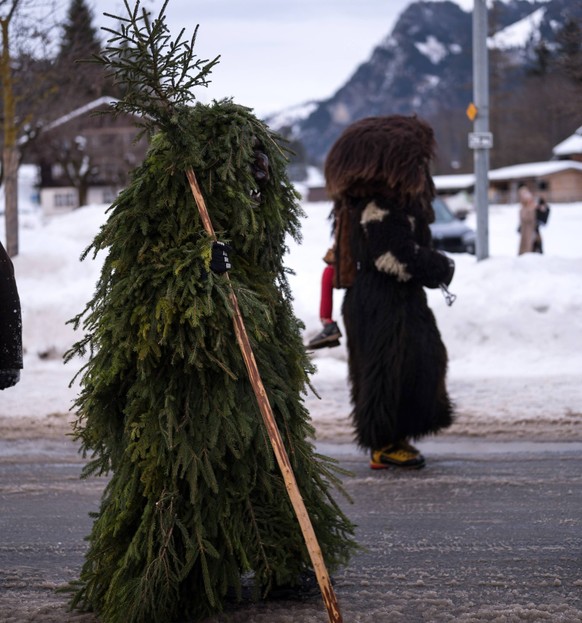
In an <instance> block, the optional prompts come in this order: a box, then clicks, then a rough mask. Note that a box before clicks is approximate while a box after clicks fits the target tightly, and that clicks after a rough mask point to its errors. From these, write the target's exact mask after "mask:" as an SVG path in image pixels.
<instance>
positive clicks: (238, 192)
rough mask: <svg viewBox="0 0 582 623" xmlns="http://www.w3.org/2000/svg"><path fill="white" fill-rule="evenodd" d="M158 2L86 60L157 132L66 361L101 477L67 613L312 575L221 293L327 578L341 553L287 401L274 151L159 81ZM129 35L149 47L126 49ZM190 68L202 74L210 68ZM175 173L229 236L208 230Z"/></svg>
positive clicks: (208, 597) (213, 602)
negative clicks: (259, 383) (112, 79)
mask: <svg viewBox="0 0 582 623" xmlns="http://www.w3.org/2000/svg"><path fill="white" fill-rule="evenodd" d="M162 13H163V9H162ZM162 13H161V14H160V18H158V20H157V21H155V22H153V25H151V26H149V27H150V29H151V32H150V30H148V32H146V33H145V34H144V33H143V31H142V30H141V29H140V28H141V27H140V26H139V23H136V21H135V19H134V18H131V19H130V26H131V32H129V33H128V35H127V37H125V36H121V37H120V49H119V51H118V54H117V55H116V54H114V53H113V51H112V50H111V48H110V49H109V50H108V54H107V56H106V58H105V57H104V58H103V59H102V62H104V63H106V64H108V65H109V66H110V67H112V68H113V70H114V71H115V73H116V78H117V80H118V81H120V82H121V83H122V85H123V86H125V87H127V88H126V91H127V95H126V99H125V100H122V101H121V102H118V103H117V104H116V105H115V110H116V111H118V112H123V111H126V110H128V109H131V110H132V111H133V112H135V111H137V110H139V111H141V112H143V113H144V119H145V121H144V122H145V123H148V124H149V123H151V122H152V121H151V120H152V119H155V121H156V124H157V133H156V134H155V135H154V136H153V139H152V141H151V147H150V150H149V153H148V155H147V157H146V159H145V161H144V162H143V164H141V165H140V166H139V167H138V168H137V169H136V170H135V172H134V175H133V180H132V182H131V184H130V185H129V186H128V187H127V188H126V189H125V190H124V191H123V192H122V193H121V194H120V195H119V197H118V198H117V199H116V200H115V202H114V203H113V205H112V206H111V208H110V215H109V218H108V221H107V222H106V223H105V225H104V226H103V227H102V229H101V231H100V232H99V234H98V235H97V236H96V238H95V239H94V241H93V243H92V245H91V246H90V248H89V249H88V250H87V253H93V254H97V253H105V254H106V256H105V259H104V264H103V268H102V272H101V276H100V279H99V282H98V284H97V288H96V291H95V294H94V296H93V298H92V300H91V301H89V303H88V305H87V307H86V309H85V310H84V311H83V312H82V313H81V314H80V315H79V316H78V317H77V318H76V325H77V327H81V328H82V329H83V331H84V337H83V338H82V339H81V340H80V341H79V342H78V343H77V344H75V345H74V347H73V348H72V349H71V351H70V353H69V354H68V357H69V358H70V357H73V356H75V355H81V356H83V355H85V354H87V353H88V354H89V358H88V360H87V362H86V364H85V365H84V367H83V369H82V370H81V379H80V382H81V390H80V394H79V396H78V398H77V400H76V403H75V407H76V411H77V420H76V423H75V434H76V437H77V439H78V440H80V441H81V444H82V450H83V451H84V452H85V453H87V454H89V455H91V460H90V461H89V463H88V464H87V466H86V468H85V470H84V475H85V476H88V475H91V474H104V473H107V474H110V475H111V478H110V480H109V482H108V484H107V487H106V489H105V491H104V493H103V497H102V500H101V505H100V508H99V512H98V513H97V514H96V516H95V520H94V524H93V527H92V531H91V534H90V536H89V538H88V540H89V547H88V551H87V554H86V560H85V563H84V566H83V568H82V570H81V574H80V578H79V581H78V583H77V585H76V592H75V595H74V597H73V600H72V606H73V607H76V608H80V609H85V610H87V609H89V610H93V611H95V612H96V613H97V614H98V616H99V618H100V620H101V621H103V622H104V623H143V622H144V621H156V622H157V623H163V622H169V621H175V620H178V619H179V620H188V621H200V620H203V619H204V618H206V617H208V616H210V615H212V614H215V613H218V612H220V611H221V610H223V608H224V607H225V605H226V604H227V603H230V601H232V600H234V601H237V600H240V599H241V598H242V596H243V594H244V595H245V596H246V588H245V586H246V584H245V583H246V582H247V581H250V584H251V587H252V591H253V593H252V596H253V598H257V599H259V598H266V597H269V595H271V594H273V593H274V592H275V591H277V590H280V589H282V587H285V588H286V589H291V590H293V588H298V587H299V585H300V584H301V582H302V581H303V578H304V577H305V574H306V572H309V570H310V568H311V563H310V559H309V556H308V551H307V548H306V545H305V543H304V540H303V536H302V534H301V530H300V527H299V524H298V522H297V518H296V516H295V515H294V512H293V509H292V506H291V504H290V501H289V497H288V495H287V492H286V489H285V482H284V479H283V477H282V475H281V473H280V471H279V470H278V468H277V465H276V463H275V460H274V456H273V449H272V447H271V446H270V444H269V437H268V435H267V432H266V430H265V426H264V424H263V421H262V419H261V414H260V412H259V408H258V406H257V401H256V399H255V395H254V393H253V389H252V384H251V381H250V380H249V377H248V375H247V371H246V369H245V363H244V361H243V357H242V355H241V351H240V349H239V346H238V344H237V341H236V339H235V335H234V332H233V318H232V314H233V306H232V300H231V298H230V293H231V292H232V291H234V293H235V294H236V296H237V298H238V304H239V305H240V310H241V313H242V316H243V317H244V322H245V324H246V328H247V331H248V334H249V336H250V341H251V344H252V347H253V352H254V357H255V358H256V361H257V364H258V368H259V370H260V372H261V375H262V380H263V382H264V385H265V388H266V390H267V393H268V397H269V400H270V403H271V406H272V409H273V413H274V415H275V418H276V421H277V425H278V427H279V429H280V432H281V436H282V438H283V441H284V445H285V447H286V448H287V452H288V453H289V459H290V463H291V465H292V467H293V470H294V473H295V475H296V478H297V482H298V486H299V489H300V491H301V494H302V496H303V499H304V501H305V506H306V508H307V510H308V512H309V515H310V516H311V518H312V521H313V527H314V530H315V532H316V534H317V538H318V541H319V544H320V546H321V550H322V552H323V554H324V557H325V561H326V564H327V565H328V568H329V569H330V571H333V570H334V569H337V568H338V567H339V566H341V565H343V564H345V563H347V561H348V559H349V557H350V555H351V553H352V552H353V550H354V549H355V544H354V540H353V526H352V524H351V522H350V521H349V520H348V519H347V517H346V516H345V515H344V513H343V512H342V511H341V509H340V508H339V506H338V504H337V503H336V501H335V500H334V499H333V497H332V488H334V487H335V486H336V485H339V484H340V483H339V472H338V471H337V468H336V466H335V462H334V461H332V460H331V459H327V458H324V457H321V456H319V455H316V453H315V450H314V447H313V443H312V436H313V432H314V431H313V428H312V425H311V423H310V419H309V414H308V412H307V410H306V407H305V405H304V400H303V394H304V393H305V391H306V386H307V384H308V382H309V375H310V373H311V372H312V366H311V364H310V362H309V359H308V357H307V354H306V352H305V349H304V347H303V344H302V340H301V328H302V325H301V323H300V322H299V320H298V319H297V318H296V317H295V316H294V314H293V310H292V305H291V295H290V290H289V286H288V282H287V271H286V268H285V266H284V263H283V258H284V254H285V252H286V245H285V239H286V236H288V235H292V236H294V237H298V236H299V226H300V225H299V217H300V215H301V210H300V207H299V204H298V195H297V193H296V192H295V190H294V189H293V187H292V185H291V183H290V182H289V180H288V178H287V174H286V166H287V161H288V159H287V157H286V155H285V145H284V144H283V142H282V139H280V137H278V136H277V135H275V134H274V133H272V132H271V131H270V130H269V129H268V127H267V126H266V125H264V124H263V123H262V122H261V121H259V120H258V119H257V118H256V117H255V116H254V115H253V114H252V112H251V110H250V109H248V108H245V107H243V106H239V105H237V104H235V103H233V102H232V101H230V100H224V101H220V102H214V103H212V104H210V105H202V104H196V105H191V104H190V103H189V102H190V100H191V98H192V95H191V86H192V84H191V83H186V84H184V87H183V88H182V89H179V88H177V86H176V81H175V79H174V77H175V75H173V76H172V79H170V80H168V85H167V91H164V88H166V87H165V85H164V84H162V85H160V84H159V83H158V82H157V81H161V80H162V79H163V77H164V71H172V69H171V67H172V65H171V61H172V59H171V58H170V59H168V58H165V57H164V55H163V54H162V53H161V52H163V51H164V50H162V51H160V50H159V49H158V50H157V51H158V54H156V55H154V56H155V58H154V57H149V56H147V55H145V56H144V54H145V53H146V52H147V51H148V50H149V49H150V48H151V47H152V46H153V47H155V46H156V44H157V43H159V41H160V40H162V39H163V37H165V36H166V33H167V30H166V27H165V21H164V20H163V17H162ZM148 24H149V22H148ZM152 33H153V34H152ZM144 37H147V39H148V41H149V44H150V45H149V47H148V46H145V45H144V46H140V47H137V48H135V49H134V48H132V47H131V41H129V39H130V38H133V40H134V41H135V40H139V41H141V40H143V38H144ZM152 41H153V44H152ZM165 49H166V50H167V48H165ZM180 49H181V48H178V51H180ZM186 51H187V52H188V53H190V54H191V48H188V49H187V50H186ZM174 52H175V50H174ZM174 52H173V51H172V48H170V52H168V54H172V53H174ZM180 58H181V60H180V62H184V61H183V58H184V55H182V56H181V57H180ZM192 63H193V61H192ZM199 63H200V61H196V64H195V67H194V68H196V69H197V77H198V80H199V82H200V81H201V80H202V78H204V76H205V75H206V73H207V72H208V71H209V67H210V66H211V65H212V64H213V63H211V64H210V65H206V66H204V68H203V69H202V70H201V69H200V65H199ZM193 65H194V63H193ZM153 68H155V69H156V70H157V71H153V70H152V69H153ZM164 68H166V69H164ZM167 68H170V69H167ZM180 73H181V75H182V76H187V75H188V72H185V71H184V72H183V71H182V69H180ZM200 76H202V78H200ZM148 80H149V81H150V82H148ZM152 80H153V81H155V82H153V83H152V82H151V81H152ZM199 82H198V83H199ZM154 87H155V88H154ZM165 92H166V93H167V97H164V96H162V98H161V99H162V102H161V104H160V105H159V106H158V103H157V100H156V98H158V97H160V93H162V94H164V93H165ZM154 93H155V94H156V95H155V96H154V95H153V94H154ZM180 98H181V99H180ZM145 113H147V116H146V115H145ZM148 127H150V126H148ZM190 169H191V170H193V171H194V172H195V175H196V179H197V181H198V184H199V186H200V189H201V192H202V194H203V196H204V198H205V203H206V206H207V208H208V212H209V214H210V216H211V219H212V221H213V225H214V229H215V231H216V233H217V235H218V237H219V239H220V240H221V241H223V242H224V243H225V244H227V245H228V247H224V246H221V245H217V244H216V243H215V242H213V239H212V238H211V236H209V235H208V234H207V233H206V232H205V229H204V226H203V222H202V220H201V217H200V214H199V213H198V210H197V206H196V202H195V201H194V198H193V196H192V192H191V188H190V186H189V181H188V179H187V176H186V174H185V172H186V171H187V170H190ZM230 263H231V264H232V271H231V273H230V276H229V277H227V276H226V275H221V274H219V273H221V272H223V270H224V269H225V268H228V267H229V264H230ZM248 578H250V580H248ZM243 588H245V592H243Z"/></svg>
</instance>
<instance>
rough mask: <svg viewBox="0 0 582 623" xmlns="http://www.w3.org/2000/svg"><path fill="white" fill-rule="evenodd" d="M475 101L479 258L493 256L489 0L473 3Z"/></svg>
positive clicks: (475, 0)
mask: <svg viewBox="0 0 582 623" xmlns="http://www.w3.org/2000/svg"><path fill="white" fill-rule="evenodd" d="M473 101H474V102H475V106H476V108H477V116H476V117H475V120H474V122H473V130H474V133H473V139H474V140H473V143H472V144H471V137H469V143H470V146H471V147H473V150H474V163H475V210H476V212H477V260H484V259H486V258H488V257H489V204H488V190H489V149H490V148H491V147H492V145H493V137H492V136H491V133H490V132H489V64H488V59H487V0H474V5H473Z"/></svg>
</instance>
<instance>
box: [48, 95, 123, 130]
mask: <svg viewBox="0 0 582 623" xmlns="http://www.w3.org/2000/svg"><path fill="white" fill-rule="evenodd" d="M118 101H119V100H117V99H115V98H114V97H108V96H103V97H99V98H97V99H96V100H93V101H92V102H89V103H88V104H85V105H84V106H80V107H79V108H75V110H72V111H71V112H69V113H67V114H66V115H63V116H62V117H59V118H58V119H55V120H54V121H51V122H50V123H48V124H47V125H46V126H45V127H44V130H45V131H46V130H52V129H53V128H58V127H59V126H60V125H63V124H64V123H68V122H69V121H71V119H75V118H76V117H81V116H83V115H86V114H87V113H89V112H91V111H92V110H95V109H96V108H99V107H101V106H111V105H112V104H115V103H116V102H118Z"/></svg>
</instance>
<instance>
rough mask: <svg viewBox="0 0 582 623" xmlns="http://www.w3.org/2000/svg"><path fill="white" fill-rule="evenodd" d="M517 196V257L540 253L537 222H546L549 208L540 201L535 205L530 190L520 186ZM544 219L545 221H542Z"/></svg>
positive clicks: (540, 244) (539, 236)
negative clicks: (518, 235)
mask: <svg viewBox="0 0 582 623" xmlns="http://www.w3.org/2000/svg"><path fill="white" fill-rule="evenodd" d="M517 195H518V198H519V203H520V208H519V228H518V232H519V234H520V238H519V251H518V255H523V254H524V253H542V250H543V249H542V237H541V235H540V228H539V221H541V222H543V223H545V222H547V216H548V213H549V207H548V206H547V204H546V203H545V201H544V200H543V199H542V200H540V202H543V203H540V204H538V203H536V200H535V197H534V195H533V194H532V192H531V191H530V189H529V188H528V187H527V186H526V185H525V184H522V185H521V186H520V187H519V189H518V191H517ZM544 219H545V220H544Z"/></svg>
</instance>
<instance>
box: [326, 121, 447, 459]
mask: <svg viewBox="0 0 582 623" xmlns="http://www.w3.org/2000/svg"><path fill="white" fill-rule="evenodd" d="M433 152H434V138H433V132H432V129H431V128H430V127H429V126H428V125H427V124H426V123H424V122H423V121H421V120H419V119H417V118H415V117H404V116H388V117H372V118H367V119H363V120H361V121H359V122H356V123H354V124H353V125H351V126H350V127H348V128H347V129H346V130H345V131H344V133H343V134H342V135H341V136H340V138H339V139H338V140H337V141H336V143H335V144H334V145H333V147H332V148H331V150H330V152H329V154H328V157H327V160H326V164H325V176H326V184H327V190H328V192H329V194H330V196H331V197H333V199H334V214H335V217H336V231H338V230H340V229H341V230H344V228H347V231H348V232H349V249H346V248H345V247H346V245H345V244H344V245H343V248H339V249H338V252H337V261H338V264H340V265H341V263H343V264H344V265H345V264H346V262H347V263H352V264H353V265H355V266H356V267H357V271H356V273H355V278H354V279H353V283H351V286H350V287H348V289H347V291H346V295H345V298H344V303H343V308H342V313H343V317H344V322H345V327H346V332H347V338H348V356H349V361H348V363H349V374H350V382H351V391H352V402H353V412H352V417H353V422H354V425H355V430H356V437H357V441H358V443H359V445H360V446H361V447H363V448H367V449H371V450H372V451H374V450H378V449H381V448H385V447H387V446H395V447H397V446H398V445H399V444H403V443H405V444H407V439H408V438H419V437H422V436H423V435H426V434H429V433H436V432H438V431H439V430H441V429H443V428H445V427H447V426H449V425H450V424H451V423H452V417H453V416H452V413H453V409H452V405H451V401H450V400H449V396H448V394H447V390H446V387H445V375H446V371H447V352H446V349H445V346H444V344H443V342H442V340H441V336H440V333H439V330H438V328H437V325H436V322H435V318H434V315H433V313H432V311H431V310H430V308H429V307H428V304H427V298H426V293H425V291H424V287H425V286H426V287H431V288H434V287H438V285H439V284H440V283H445V284H447V285H448V283H449V282H450V279H451V278H452V270H453V265H452V262H451V261H450V260H449V259H448V258H447V257H446V256H445V255H443V254H441V253H439V252H437V251H434V250H433V249H432V248H431V234H430V229H429V223H430V222H431V221H432V220H434V213H433V210H432V206H431V199H432V198H433V197H434V186H433V184H432V180H431V178H430V174H429V168H428V167H429V162H430V160H431V158H432V157H433ZM338 224H339V225H340V227H338ZM346 238H347V237H346V236H345V235H344V236H343V237H341V236H340V237H337V238H336V242H338V245H337V246H339V247H342V245H341V244H340V240H341V239H346Z"/></svg>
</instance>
